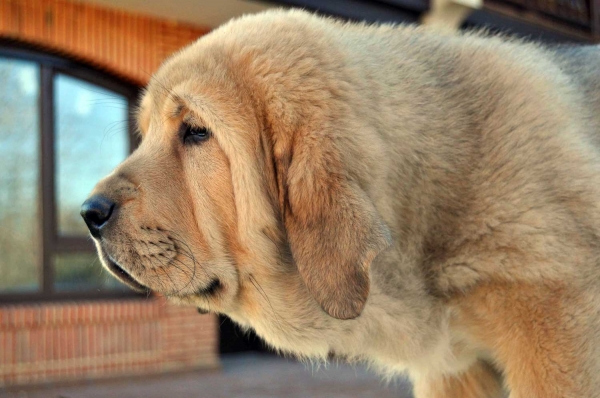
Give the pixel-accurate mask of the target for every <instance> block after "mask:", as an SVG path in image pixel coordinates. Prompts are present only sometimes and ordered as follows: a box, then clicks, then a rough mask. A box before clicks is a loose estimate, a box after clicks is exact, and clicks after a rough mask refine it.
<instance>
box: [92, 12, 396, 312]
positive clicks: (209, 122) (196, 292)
mask: <svg viewBox="0 0 600 398" xmlns="http://www.w3.org/2000/svg"><path fill="white" fill-rule="evenodd" d="M316 21H318V19H317V18H315V17H312V16H307V15H305V14H300V13H292V14H283V13H271V14H265V15H262V16H259V17H251V18H245V19H242V20H238V21H236V22H233V23H231V24H229V25H226V26H225V27H223V28H220V29H219V30H217V31H215V32H213V33H211V34H209V35H207V36H205V37H203V38H202V39H200V40H199V41H198V42H196V43H195V44H193V45H191V46H190V47H188V48H186V49H184V50H183V51H181V52H180V53H178V54H177V55H175V56H174V57H172V58H171V59H170V60H168V61H167V62H166V63H165V64H164V65H163V66H162V67H161V69H160V70H159V71H158V72H157V73H156V75H155V76H154V77H153V78H152V80H151V82H150V83H149V85H148V87H147V89H146V91H145V94H144V96H143V98H142V100H141V104H140V109H139V115H138V124H139V130H140V133H141V138H142V139H141V145H140V146H139V148H138V149H137V150H136V151H135V152H134V153H133V154H132V155H131V156H130V157H129V158H128V159H127V160H125V161H124V162H123V163H122V164H121V165H120V166H119V167H118V168H117V169H116V170H115V171H114V172H113V173H112V174H110V175H109V176H107V177H106V178H105V179H103V180H102V181H101V182H99V183H98V185H97V186H96V188H95V189H94V191H93V192H92V195H91V196H90V198H89V199H88V200H87V201H86V202H85V203H84V205H83V207H82V215H83V217H84V219H85V221H86V223H87V224H88V226H89V228H90V231H91V234H92V235H93V237H94V239H95V242H96V244H97V247H98V250H99V253H100V257H101V258H102V260H103V264H104V265H105V267H106V268H108V269H109V270H110V271H111V272H112V273H113V274H114V275H115V276H116V277H117V278H119V279H120V280H122V281H123V282H125V283H127V284H128V285H130V286H131V287H133V288H136V289H150V290H152V291H157V292H160V293H162V294H164V295H166V296H168V297H173V298H175V299H177V300H179V301H184V302H187V303H190V304H193V305H196V306H198V307H200V308H204V309H206V310H211V311H216V312H221V313H225V314H236V316H237V319H255V318H256V317H260V316H262V317H265V316H267V315H265V314H268V313H270V312H271V311H273V310H275V311H282V310H285V311H291V312H294V311H296V312H297V313H302V314H306V313H310V312H314V313H315V314H316V313H319V314H323V312H322V311H321V309H322V310H324V311H325V312H326V313H327V314H329V315H330V316H331V317H334V318H338V319H351V318H355V317H357V316H358V315H359V314H360V313H361V311H362V310H363V308H364V306H365V303H366V301H367V297H368V295H369V266H370V264H371V262H372V261H373V259H374V258H375V256H376V255H377V254H378V253H379V252H380V251H382V250H383V249H384V248H386V247H387V246H388V244H389V232H388V230H387V228H386V226H385V225H384V223H383V222H382V220H381V219H380V216H379V214H378V213H377V211H376V209H375V206H374V204H373V203H372V202H371V199H370V197H369V189H370V188H369V187H370V184H371V182H370V181H369V179H370V178H371V176H372V174H371V173H372V171H373V168H376V167H377V166H376V164H377V159H376V157H375V153H376V152H377V151H376V150H375V149H376V147H377V146H378V145H380V143H378V142H376V138H374V137H375V136H376V134H373V135H372V137H373V138H367V137H369V135H368V134H367V135H366V134H362V132H361V129H366V128H369V127H368V126H364V125H362V124H361V123H360V121H359V117H358V116H357V115H355V114H354V111H355V110H356V109H355V105H356V104H357V103H358V101H359V98H357V96H356V94H355V93H354V91H353V89H352V84H351V81H352V79H353V78H354V77H353V76H350V75H346V74H345V70H344V63H345V62H347V60H345V59H344V56H343V54H340V53H338V52H336V50H335V49H334V48H331V47H330V46H329V44H328V43H327V42H326V41H325V40H323V39H322V38H320V36H321V35H322V32H318V31H317V32H315V31H314V27H313V26H312V25H313V24H315V23H317V22H316ZM307 41H308V42H307ZM250 292H253V293H250ZM264 295H267V300H263V298H264V297H263V296H264ZM261 297H262V298H261ZM271 302H287V304H286V305H288V306H289V307H290V308H287V309H284V308H283V307H282V306H281V305H280V306H279V307H278V308H275V309H273V308H271V309H266V308H261V307H264V306H267V305H271ZM292 307H293V308H292ZM261 311H262V312H261ZM253 313H254V315H252V314H253ZM261 314H262V315H261ZM319 314H317V315H315V316H321V315H319ZM246 315H247V316H246ZM253 316H254V318H253ZM244 317H245V318H244ZM250 323H251V322H250Z"/></svg>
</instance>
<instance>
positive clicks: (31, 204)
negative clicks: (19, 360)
mask: <svg viewBox="0 0 600 398" xmlns="http://www.w3.org/2000/svg"><path fill="white" fill-rule="evenodd" d="M0 87H1V89H0V291H1V292H3V293H6V292H12V291H15V292H22V291H35V290H38V289H39V267H38V264H39V258H38V256H39V243H40V242H39V234H38V225H39V224H38V214H39V213H38V211H39V210H38V181H39V180H38V178H39V146H40V145H39V132H38V131H39V125H38V124H39V123H38V96H39V67H38V66H37V65H36V64H34V63H29V62H23V61H17V60H12V59H5V58H0Z"/></svg>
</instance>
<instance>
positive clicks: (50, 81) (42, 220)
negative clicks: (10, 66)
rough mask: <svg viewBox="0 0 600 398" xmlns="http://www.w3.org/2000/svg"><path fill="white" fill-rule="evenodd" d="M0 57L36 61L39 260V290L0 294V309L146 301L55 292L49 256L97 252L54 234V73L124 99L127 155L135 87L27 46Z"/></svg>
mask: <svg viewBox="0 0 600 398" xmlns="http://www.w3.org/2000/svg"><path fill="white" fill-rule="evenodd" d="M0 57H2V58H9V59H16V60H22V61H28V62H35V63H36V64H37V65H38V66H39V87H38V89H39V98H38V112H39V119H38V123H39V125H38V132H39V134H40V136H39V147H38V150H39V157H38V162H39V164H38V187H37V190H38V197H37V206H38V236H37V241H38V242H37V244H38V245H39V247H40V254H39V256H38V267H39V275H38V283H39V290H38V291H35V292H23V293H20V292H7V293H2V292H0V305H1V304H9V303H23V302H34V301H37V302H39V301H64V300H94V299H124V298H140V297H146V295H142V294H139V293H135V292H134V291H133V290H130V289H127V290H122V291H121V290H115V291H102V292H98V291H97V290H96V289H90V291H68V292H58V291H55V289H54V271H55V270H54V268H55V267H54V261H53V260H54V256H55V255H57V254H69V253H94V254H96V248H95V246H94V244H93V242H92V240H91V238H90V237H89V236H77V235H60V233H59V230H58V218H57V215H58V208H57V203H56V153H55V152H56V145H55V142H56V140H55V138H56V135H55V129H56V124H55V107H56V104H55V101H54V100H55V96H54V85H55V77H56V75H57V74H62V75H66V76H69V77H73V78H76V79H80V80H82V81H84V82H86V83H91V84H94V85H97V86H99V87H102V88H104V89H107V90H110V91H112V92H114V93H116V94H119V95H122V96H123V97H125V98H126V100H127V114H128V129H127V134H128V137H129V148H128V153H129V154H130V153H131V152H133V150H134V149H135V148H136V147H137V146H138V145H139V139H138V136H137V135H136V134H135V124H134V120H133V115H134V111H135V107H136V102H137V99H138V97H139V93H140V87H139V86H136V85H134V84H131V83H127V82H125V81H124V80H122V79H119V78H118V77H117V76H113V75H110V74H109V73H107V72H103V71H100V70H97V69H94V68H91V67H89V66H87V65H84V64H82V63H80V62H77V61H73V60H70V59H67V58H63V57H59V56H55V55H51V54H47V53H44V52H41V51H39V50H37V49H34V48H31V47H29V46H28V45H26V44H22V43H18V42H12V41H3V40H0Z"/></svg>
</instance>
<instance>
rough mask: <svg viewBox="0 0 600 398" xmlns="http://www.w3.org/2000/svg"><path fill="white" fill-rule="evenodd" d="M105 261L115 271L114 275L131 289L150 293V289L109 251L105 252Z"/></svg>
mask: <svg viewBox="0 0 600 398" xmlns="http://www.w3.org/2000/svg"><path fill="white" fill-rule="evenodd" d="M103 254H104V256H103V257H104V260H105V261H104V262H105V263H106V267H107V268H108V269H109V270H110V271H111V272H112V273H113V275H114V276H115V277H116V278H117V279H118V280H119V281H121V282H122V283H124V284H125V285H127V286H129V287H130V288H131V289H133V290H135V291H136V292H138V293H149V292H150V289H149V288H148V287H146V286H144V285H142V284H141V283H139V282H138V281H136V280H135V279H134V278H133V276H131V275H130V274H129V273H128V272H127V271H125V270H124V269H123V268H122V267H121V266H120V265H119V264H117V262H116V261H114V260H113V259H112V258H111V257H110V256H109V255H108V253H106V252H104V253H103Z"/></svg>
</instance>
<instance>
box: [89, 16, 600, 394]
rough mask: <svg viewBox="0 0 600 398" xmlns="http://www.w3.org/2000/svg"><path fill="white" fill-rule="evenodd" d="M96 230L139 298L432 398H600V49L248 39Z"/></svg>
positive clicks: (242, 29) (280, 35) (274, 34)
mask: <svg viewBox="0 0 600 398" xmlns="http://www.w3.org/2000/svg"><path fill="white" fill-rule="evenodd" d="M138 116H139V117H138V122H139V131H140V134H141V137H142V143H141V145H140V147H139V148H138V149H137V150H136V151H135V152H134V153H133V154H132V155H131V156H130V157H129V158H128V159H127V160H126V161H125V162H123V164H121V165H120V166H119V167H118V168H117V169H116V170H115V171H114V172H113V173H112V174H111V175H109V176H108V177H106V178H105V179H103V180H102V181H101V182H99V183H98V185H97V186H96V188H95V189H94V191H93V193H92V196H91V197H90V198H89V199H88V200H87V201H86V202H85V203H84V205H83V208H82V214H83V217H84V218H85V220H86V222H87V224H88V226H89V228H90V231H91V234H92V236H93V237H94V239H95V242H96V245H97V247H98V251H99V253H100V257H101V258H102V262H103V264H104V266H105V267H106V268H107V269H109V270H110V271H111V272H112V273H113V274H114V275H115V276H116V277H117V278H119V279H120V280H122V281H123V282H125V283H126V284H128V285H130V286H131V287H132V288H135V289H138V290H139V289H149V290H152V291H156V292H160V293H162V294H164V295H166V296H167V297H169V298H171V299H172V300H173V301H176V302H179V303H184V304H188V305H193V306H196V307H198V308H200V309H202V310H206V311H212V312H218V313H223V314H226V315H228V316H229V317H231V318H232V319H233V320H234V321H235V322H237V323H239V324H240V325H242V326H243V327H246V328H253V329H254V330H255V331H256V332H257V333H258V334H259V335H260V336H262V337H263V338H264V339H265V340H266V341H267V342H268V343H269V344H270V345H271V346H273V347H274V348H276V349H278V350H281V351H284V352H288V353H293V354H295V355H297V356H299V357H305V358H317V359H325V358H326V357H327V355H328V354H329V353H335V354H336V355H340V356H344V357H347V358H348V359H349V360H364V361H368V362H370V363H372V365H373V366H375V367H377V368H378V369H380V370H381V372H383V373H388V374H395V373H397V372H408V374H409V375H410V377H411V378H412V380H413V383H414V393H415V396H416V397H417V398H425V397H427V398H469V397H473V398H475V397H501V396H503V394H504V393H505V392H504V390H505V388H506V390H508V391H509V392H510V397H511V398H567V397H571V398H582V397H600V331H599V330H600V329H599V327H600V279H599V273H600V265H599V264H598V263H599V261H600V239H599V234H600V207H599V203H600V153H599V152H598V148H599V147H600V146H599V144H600V143H599V142H598V138H599V137H600V49H599V48H598V47H591V46H590V47H580V48H558V49H548V48H544V47H542V46H540V45H536V44H531V43H524V42H519V41H515V40H508V39H506V38H497V37H484V36H483V35H480V34H466V35H440V34H436V33H433V32H428V31H427V30H425V29H422V28H413V27H398V26H368V25H363V24H347V23H341V22H336V21H333V20H330V19H323V18H320V17H317V16H314V15H311V14H308V13H304V12H300V11H290V12H284V11H272V12H267V13H264V14H259V15H255V16H248V17H243V18H241V19H238V20H235V21H233V22H230V23H228V24H227V25H225V26H223V27H221V28H219V29H217V30H215V31H214V32H212V33H210V34H208V35H206V36H204V37H202V38H201V39H200V40H198V41H197V42H196V43H194V44H192V45H190V46H189V47H187V48H185V49H183V50H181V51H180V52H179V53H177V54H176V55H174V56H173V57H171V58H170V59H169V60H167V61H166V62H165V63H164V64H163V65H162V67H161V68H160V70H159V71H158V72H157V73H156V74H155V75H154V77H153V78H152V80H151V81H150V83H149V85H148V87H147V89H146V91H145V93H144V95H143V98H142V100H141V105H140V109H139V115H138Z"/></svg>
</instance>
